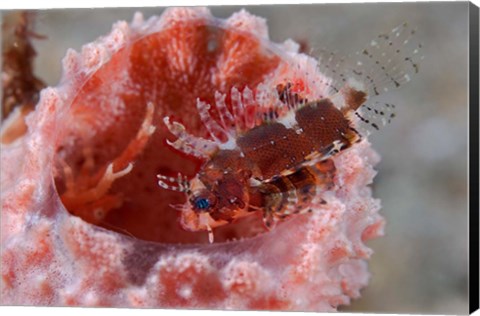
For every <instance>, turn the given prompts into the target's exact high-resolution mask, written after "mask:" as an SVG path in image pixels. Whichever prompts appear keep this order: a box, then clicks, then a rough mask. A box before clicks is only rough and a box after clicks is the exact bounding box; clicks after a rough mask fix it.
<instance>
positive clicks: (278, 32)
mask: <svg viewBox="0 0 480 316" xmlns="http://www.w3.org/2000/svg"><path fill="white" fill-rule="evenodd" d="M241 8H242V6H221V7H220V6H219V7H211V10H212V13H213V14H214V15H215V16H217V17H228V16H229V15H231V14H232V13H233V12H236V11H238V10H239V9H241ZM243 8H245V9H247V10H248V11H250V12H251V13H253V14H255V15H258V16H261V17H264V18H266V19H267V23H268V26H269V30H270V37H271V39H272V40H273V41H275V42H283V41H284V40H286V39H287V38H292V39H294V40H296V41H299V42H302V43H303V44H306V45H307V47H308V49H313V55H315V49H320V48H327V49H329V50H332V51H339V52H345V54H348V53H353V52H355V51H357V50H359V49H361V48H363V47H364V46H366V45H368V44H369V43H370V40H372V39H373V38H375V37H376V36H377V35H378V34H380V33H384V32H388V31H390V30H391V29H392V28H393V27H395V26H398V25H401V24H402V23H403V22H408V23H410V24H411V25H415V26H417V29H418V33H417V38H418V39H419V40H420V41H421V42H423V45H424V49H423V53H424V55H425V57H426V58H425V60H424V61H423V62H422V63H421V64H420V73H419V74H418V75H417V76H416V77H415V78H414V80H413V81H412V82H411V83H410V84H407V85H405V86H403V87H402V88H401V89H399V90H398V91H394V92H391V93H389V94H388V95H387V97H386V98H385V100H388V101H390V102H391V103H394V104H396V105H397V118H396V119H395V120H394V121H393V123H392V124H391V125H390V126H387V127H386V128H384V129H383V130H382V131H381V132H380V133H376V134H374V135H372V136H371V141H372V142H373V146H374V148H375V149H376V150H377V151H378V152H379V153H380V155H381V156H382V161H381V162H380V164H379V165H378V166H377V170H378V175H377V177H376V179H375V183H374V185H373V188H374V196H375V197H377V198H380V199H381V201H382V205H383V208H382V210H381V214H382V215H383V216H384V217H385V218H386V220H387V226H386V236H385V237H383V238H379V239H377V240H373V241H370V242H369V243H368V245H369V247H371V248H373V250H374V251H375V254H374V255H373V257H372V259H371V260H370V262H369V267H370V271H371V273H372V279H371V282H370V285H369V286H368V287H367V288H366V289H364V290H363V291H362V297H361V298H360V299H357V300H354V301H353V302H352V304H351V305H350V306H348V307H342V308H341V309H340V310H341V311H356V312H380V313H429V314H431V313H441V314H466V313H467V312H468V300H467V299H468V298H467V295H468V292H467V289H468V287H467V285H468V221H467V220H468V204H467V188H468V187H467V128H468V126H467V111H468V108H467V106H468V46H467V45H468V3H467V2H456V3H440V2H436V3H389V4H315V5H288V6H286V5H278V6H277V5H275V6H263V5H257V6H244V7H243ZM136 11H141V12H142V13H143V14H144V16H145V17H146V18H148V17H149V16H151V15H158V14H161V12H162V11H163V9H162V8H133V9H78V10H74V9H67V10H44V11H38V12H37V15H36V27H35V31H36V32H37V33H39V34H42V35H46V36H47V37H48V38H47V39H45V40H35V41H34V46H35V49H36V50H37V53H38V57H37V59H36V60H35V73H36V75H37V76H38V77H40V78H41V79H42V80H44V81H45V82H46V83H47V85H56V84H57V82H58V80H59V79H60V76H61V59H62V58H63V56H64V55H65V53H66V50H67V49H68V48H73V49H75V50H77V51H78V50H80V48H81V46H82V45H83V44H86V43H88V42H91V41H93V40H95V39H96V38H97V37H99V36H101V35H105V34H107V33H108V32H109V31H110V29H111V25H112V23H113V22H115V21H118V20H127V21H131V19H132V16H133V13H134V12H136ZM3 14H5V12H3Z"/></svg>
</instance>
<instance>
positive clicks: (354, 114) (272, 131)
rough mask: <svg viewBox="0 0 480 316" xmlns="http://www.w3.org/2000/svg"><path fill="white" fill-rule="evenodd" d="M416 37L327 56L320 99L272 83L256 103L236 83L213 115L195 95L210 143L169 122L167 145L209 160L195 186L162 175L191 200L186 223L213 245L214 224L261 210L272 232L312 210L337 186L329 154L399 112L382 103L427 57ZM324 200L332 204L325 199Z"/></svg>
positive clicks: (296, 86)
mask: <svg viewBox="0 0 480 316" xmlns="http://www.w3.org/2000/svg"><path fill="white" fill-rule="evenodd" d="M414 34H415V30H414V29H411V28H410V27H409V26H408V25H407V24H406V23H405V24H403V25H402V26H399V27H396V28H394V29H393V30H392V31H391V32H389V33H387V34H381V35H379V36H378V37H377V38H376V39H374V40H372V41H371V42H370V44H369V45H368V47H367V48H365V49H363V50H361V51H358V52H356V53H355V54H353V55H350V56H349V57H345V58H342V57H339V56H338V55H337V54H335V53H328V52H326V51H323V50H322V51H321V53H320V56H321V57H320V63H319V64H320V66H321V67H322V68H323V69H322V70H323V73H324V74H326V75H327V76H328V77H329V78H330V80H325V81H324V82H322V83H321V84H324V85H327V86H328V90H329V91H328V93H327V95H325V96H321V97H320V98H318V99H316V100H308V99H307V98H306V97H305V96H304V95H303V93H302V89H303V88H302V83H301V82H300V83H299V82H282V83H277V84H276V85H275V86H272V87H268V88H269V89H271V91H273V92H274V94H275V98H274V99H275V100H276V102H272V104H271V105H270V106H268V107H259V106H257V105H256V99H258V97H259V96H258V95H255V94H254V92H253V91H252V90H250V89H249V88H248V87H245V88H244V89H243V91H239V90H238V89H237V88H235V87H234V88H232V89H231V92H230V102H226V97H227V96H226V95H225V94H221V93H219V92H216V94H215V106H214V107H215V110H216V112H217V116H218V119H214V117H212V115H211V114H210V110H211V106H210V105H209V104H207V103H205V102H203V101H201V100H199V99H197V109H198V113H199V116H200V119H201V121H202V122H203V124H204V125H205V128H206V129H207V131H208V133H209V135H210V138H211V139H204V138H201V137H196V136H193V135H191V134H189V133H188V132H187V131H186V129H185V127H184V126H183V125H182V124H180V123H178V122H172V121H170V118H169V117H165V118H164V123H165V124H166V126H167V127H168V129H169V131H170V132H171V133H172V134H173V135H175V136H176V137H177V139H176V140H175V141H174V142H170V141H168V140H167V143H168V144H169V145H170V146H171V147H173V148H175V149H177V150H179V151H181V152H183V153H185V154H187V155H192V156H195V157H197V158H201V159H203V160H204V161H205V162H204V164H203V165H202V166H201V168H200V170H199V172H198V173H197V174H196V176H195V177H194V178H192V179H190V180H189V179H188V178H187V177H185V176H184V175H182V174H180V173H179V174H178V177H169V176H166V175H158V176H157V177H158V179H159V182H158V183H159V185H160V187H162V188H163V189H167V190H173V191H179V192H183V193H185V194H186V196H187V202H186V203H185V204H184V205H182V206H177V208H179V209H180V210H181V221H180V222H181V225H182V227H183V228H184V229H186V230H190V231H207V232H208V234H209V241H210V242H213V232H212V229H213V228H215V227H219V226H222V225H226V224H229V223H232V222H233V221H235V220H237V219H239V218H242V217H245V216H249V215H252V214H254V213H257V212H261V213H262V215H263V222H264V224H265V227H266V228H267V229H272V228H273V227H274V226H275V224H276V223H277V222H278V221H280V220H284V219H286V218H288V217H290V216H292V215H294V214H302V213H306V212H311V211H312V208H310V205H311V203H312V201H313V199H314V198H315V197H318V196H320V194H322V193H324V192H326V191H329V190H332V189H333V188H334V187H335V184H334V176H335V171H336V168H335V164H334V162H333V160H332V157H334V156H335V155H337V154H339V153H340V152H342V151H344V150H346V149H348V148H350V147H352V146H354V144H355V143H357V142H359V141H361V140H362V139H363V138H365V137H367V136H368V135H369V134H370V132H372V131H374V130H378V129H379V128H380V127H381V126H383V125H385V124H387V123H389V122H390V121H391V119H392V118H393V117H394V116H395V113H394V108H395V106H394V105H393V104H390V103H382V102H379V101H376V97H377V96H379V95H382V94H384V93H385V92H387V91H389V89H391V88H398V87H400V86H401V85H403V84H405V83H406V82H409V81H410V80H411V75H414V74H416V73H417V72H418V70H419V66H418V62H419V61H420V59H422V58H423V56H421V55H420V49H421V44H418V45H416V44H413V42H412V39H413V36H414ZM351 61H353V63H352V62H351ZM257 94H259V92H258V89H257ZM228 103H229V105H228ZM320 203H326V202H325V200H323V199H322V198H320Z"/></svg>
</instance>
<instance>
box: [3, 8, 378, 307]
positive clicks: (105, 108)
mask: <svg viewBox="0 0 480 316" xmlns="http://www.w3.org/2000/svg"><path fill="white" fill-rule="evenodd" d="M298 48H299V46H298V45H297V44H296V43H294V42H293V41H291V40H288V41H286V42H284V43H282V44H275V43H272V42H270V41H269V39H268V32H267V27H266V22H265V20H264V19H262V18H258V17H255V16H252V15H251V14H249V13H247V12H245V11H240V12H237V13H235V14H233V15H232V16H231V17H230V18H228V19H226V20H220V19H215V18H214V17H212V16H211V14H210V12H209V11H208V9H205V8H170V9H167V10H166V11H165V12H164V14H163V15H162V16H161V17H152V18H150V19H149V20H147V21H144V20H143V18H142V15H141V14H136V15H135V17H134V19H133V21H132V23H131V24H127V23H126V22H117V23H116V24H115V25H114V26H113V29H112V32H111V33H110V34H108V35H107V36H105V37H102V38H99V39H98V40H97V41H95V42H93V43H90V44H87V45H85V46H83V48H82V51H81V52H75V51H73V50H70V51H68V53H67V56H66V57H65V59H64V60H63V68H64V73H63V78H62V80H61V82H60V83H59V84H58V85H57V86H56V87H49V88H46V89H44V90H43V91H42V92H41V95H40V101H39V103H38V104H37V106H36V109H35V111H34V112H32V113H31V114H29V115H28V116H27V117H25V118H23V117H21V118H19V117H15V118H11V119H10V120H13V119H25V120H26V124H27V126H28V129H27V131H26V132H25V134H24V135H22V136H20V137H18V138H17V139H15V140H14V141H13V142H11V143H9V144H2V147H1V152H2V155H1V164H2V165H1V171H2V173H1V203H2V213H1V216H2V218H1V220H2V221H1V245H2V249H1V263H2V266H1V274H2V285H1V294H2V295H1V297H2V298H1V300H2V301H1V303H2V304H13V305H17V304H18V305H20V304H21V305H70V306H121V307H127V306H130V307H132V306H134V307H136V306H138V307H171V308H174V307H178V308H210V309H270V310H298V311H307V310H308V311H332V310H336V309H337V307H338V306H339V305H342V304H348V303H349V302H350V299H351V298H358V297H359V295H360V294H359V290H360V289H361V288H363V287H365V286H366V285H367V283H368V279H369V273H368V271H367V259H369V257H370V255H371V250H370V249H369V248H367V247H366V246H365V245H364V242H365V241H366V240H368V239H371V238H374V237H377V236H379V235H381V234H382V231H383V224H384V221H383V219H382V218H381V217H380V215H378V213H377V212H378V209H379V207H380V205H379V201H378V200H375V199H373V198H372V195H371V189H370V188H369V187H368V185H369V184H370V183H371V181H372V179H373V176H374V174H375V172H374V170H373V168H372V166H373V165H374V164H375V163H376V162H377V161H378V157H377V155H376V154H375V152H373V150H372V149H371V148H370V145H369V144H368V142H367V141H363V142H361V143H359V144H356V145H355V146H353V147H352V148H351V149H349V150H347V151H345V152H343V153H342V154H340V155H338V156H337V157H335V159H334V162H335V165H336V169H337V174H336V176H335V189H334V190H333V191H331V192H328V194H326V195H325V196H323V198H324V199H325V200H327V202H328V203H327V204H325V205H323V204H320V203H318V205H314V206H313V212H312V213H311V214H304V215H298V216H295V217H292V218H289V219H288V220H286V221H285V222H283V223H280V224H278V225H277V227H276V228H274V229H273V230H272V231H270V232H265V230H264V229H263V228H262V225H261V218H260V216H250V217H248V218H245V219H244V220H240V221H238V222H237V223H234V224H230V225H226V226H225V227H222V228H218V229H215V230H214V233H215V242H214V243H213V244H209V243H208V235H207V233H205V232H189V231H184V230H182V229H181V227H180V225H179V223H178V211H177V210H175V208H172V207H171V206H170V205H175V204H182V203H184V202H185V197H184V195H182V194H179V193H176V192H171V191H167V190H163V189H161V188H160V187H159V186H158V184H157V179H156V175H157V174H158V173H161V174H172V175H175V174H176V172H179V171H181V172H182V173H184V174H186V175H188V176H191V177H193V176H194V174H195V172H196V170H198V168H199V166H200V165H201V163H202V161H199V160H194V159H193V158H191V157H186V156H181V155H180V154H179V152H174V151H173V150H172V148H169V147H168V146H167V145H166V143H165V140H166V139H168V138H170V139H172V135H171V134H169V133H168V130H167V129H166V127H165V126H164V124H163V121H162V119H163V117H164V116H167V115H168V116H170V117H173V118H174V119H175V120H177V121H181V122H182V123H183V124H185V125H186V126H187V128H188V129H189V131H192V132H194V133H196V134H197V135H199V136H202V135H203V136H204V135H206V132H205V130H204V127H203V126H202V124H201V122H200V119H199V116H198V113H197V110H196V106H195V104H196V100H197V98H198V99H200V100H202V101H204V102H207V103H210V104H213V103H214V102H215V92H216V91H219V92H221V93H224V94H226V95H227V98H226V99H227V102H229V101H228V100H229V98H230V97H229V95H230V92H231V90H232V88H236V89H238V90H239V91H243V90H244V89H245V88H248V89H250V90H251V91H252V92H253V93H254V94H255V93H256V94H257V96H258V95H260V91H264V90H265V89H266V88H265V87H276V85H277V84H281V83H285V82H293V83H295V84H296V85H297V87H302V89H303V93H304V95H306V96H307V97H308V98H309V99H315V98H318V96H319V95H323V94H324V93H325V91H326V87H325V86H323V85H321V84H320V83H319V82H321V81H323V82H325V78H324V77H323V75H322V74H321V73H319V72H318V70H317V67H316V66H317V65H316V61H315V60H314V59H313V58H310V57H308V56H306V55H304V54H301V53H298ZM320 79H322V80H320ZM257 92H258V93H257ZM259 98H261V97H259ZM259 102H260V101H259ZM10 124H12V122H8V119H7V121H6V122H5V123H4V127H3V128H2V133H4V132H6V130H8V126H10Z"/></svg>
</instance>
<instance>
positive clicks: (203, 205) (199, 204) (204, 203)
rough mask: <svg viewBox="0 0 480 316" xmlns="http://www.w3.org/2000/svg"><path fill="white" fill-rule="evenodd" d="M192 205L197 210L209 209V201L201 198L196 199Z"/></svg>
mask: <svg viewBox="0 0 480 316" xmlns="http://www.w3.org/2000/svg"><path fill="white" fill-rule="evenodd" d="M193 203H194V204H195V207H196V208H198V209H199V210H205V209H207V208H209V207H210V201H209V200H208V199H206V198H203V197H198V198H196V199H195V201H194V202H193Z"/></svg>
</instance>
